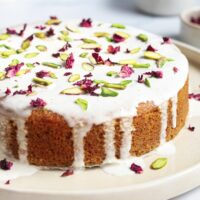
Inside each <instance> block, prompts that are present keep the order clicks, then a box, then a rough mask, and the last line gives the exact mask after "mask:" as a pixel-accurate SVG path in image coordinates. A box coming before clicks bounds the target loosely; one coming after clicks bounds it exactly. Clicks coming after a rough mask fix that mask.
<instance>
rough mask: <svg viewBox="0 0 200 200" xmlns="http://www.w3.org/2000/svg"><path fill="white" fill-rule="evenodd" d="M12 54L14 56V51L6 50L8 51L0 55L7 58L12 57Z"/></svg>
mask: <svg viewBox="0 0 200 200" xmlns="http://www.w3.org/2000/svg"><path fill="white" fill-rule="evenodd" d="M14 54H16V51H15V50H8V51H2V52H0V55H1V57H2V58H8V57H9V56H11V55H14Z"/></svg>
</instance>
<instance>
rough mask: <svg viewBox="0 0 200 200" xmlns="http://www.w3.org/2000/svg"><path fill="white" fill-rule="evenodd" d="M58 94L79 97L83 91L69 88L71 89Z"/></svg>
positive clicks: (77, 88)
mask: <svg viewBox="0 0 200 200" xmlns="http://www.w3.org/2000/svg"><path fill="white" fill-rule="evenodd" d="M60 93H61V94H68V95H79V94H83V93H84V91H83V90H82V89H81V88H79V87H71V88H67V89H65V90H63V91H61V92H60Z"/></svg>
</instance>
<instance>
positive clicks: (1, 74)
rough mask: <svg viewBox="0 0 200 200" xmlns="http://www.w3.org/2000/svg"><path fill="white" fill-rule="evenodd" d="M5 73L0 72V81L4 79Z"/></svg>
mask: <svg viewBox="0 0 200 200" xmlns="http://www.w3.org/2000/svg"><path fill="white" fill-rule="evenodd" d="M5 77H6V73H5V72H0V80H3V79H5Z"/></svg>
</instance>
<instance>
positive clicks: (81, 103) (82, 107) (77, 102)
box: [75, 98, 88, 111]
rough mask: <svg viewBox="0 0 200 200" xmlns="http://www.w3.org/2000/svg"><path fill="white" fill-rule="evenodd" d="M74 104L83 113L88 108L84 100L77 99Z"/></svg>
mask: <svg viewBox="0 0 200 200" xmlns="http://www.w3.org/2000/svg"><path fill="white" fill-rule="evenodd" d="M75 103H76V104H78V105H79V106H80V107H81V109H82V110H84V111H86V110H87V108H88V102H87V100H85V99H81V98H78V99H76V100H75Z"/></svg>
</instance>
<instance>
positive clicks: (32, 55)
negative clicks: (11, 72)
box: [24, 52, 39, 58]
mask: <svg viewBox="0 0 200 200" xmlns="http://www.w3.org/2000/svg"><path fill="white" fill-rule="evenodd" d="M38 55H39V53H38V52H32V53H27V54H25V55H24V58H35V57H36V56H38Z"/></svg>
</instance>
